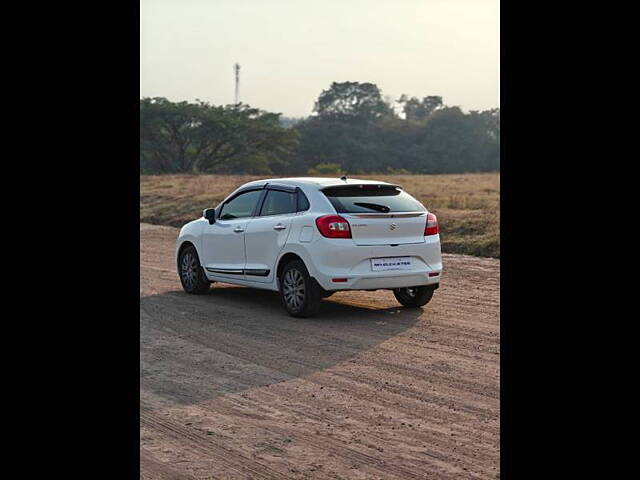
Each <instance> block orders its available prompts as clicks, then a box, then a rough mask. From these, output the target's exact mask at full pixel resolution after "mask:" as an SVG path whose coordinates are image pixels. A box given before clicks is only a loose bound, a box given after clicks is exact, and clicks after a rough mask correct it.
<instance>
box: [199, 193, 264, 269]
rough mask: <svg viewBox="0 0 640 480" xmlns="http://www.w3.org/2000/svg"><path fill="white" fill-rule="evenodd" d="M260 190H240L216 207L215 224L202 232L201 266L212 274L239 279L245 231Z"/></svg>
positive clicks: (255, 208)
mask: <svg viewBox="0 0 640 480" xmlns="http://www.w3.org/2000/svg"><path fill="white" fill-rule="evenodd" d="M262 192H263V190H262V187H260V188H257V189H253V190H247V191H243V192H241V193H239V194H237V195H235V196H234V197H232V198H231V199H229V200H227V201H226V202H225V203H224V204H223V205H222V206H221V208H220V211H219V214H218V215H217V218H216V221H215V223H213V224H212V225H209V224H207V225H205V227H204V230H203V232H202V246H203V252H202V253H203V256H204V258H203V264H204V268H205V270H206V271H207V272H208V273H210V274H213V275H216V276H221V277H227V278H229V279H243V278H244V268H245V263H246V257H245V232H246V229H247V225H248V224H249V222H250V220H251V218H252V217H253V215H255V214H256V212H257V207H258V204H259V200H260V198H261V196H262Z"/></svg>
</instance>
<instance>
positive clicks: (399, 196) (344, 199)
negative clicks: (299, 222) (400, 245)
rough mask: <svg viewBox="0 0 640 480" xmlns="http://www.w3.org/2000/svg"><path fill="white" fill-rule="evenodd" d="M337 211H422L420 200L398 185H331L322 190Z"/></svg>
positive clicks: (423, 209)
mask: <svg viewBox="0 0 640 480" xmlns="http://www.w3.org/2000/svg"><path fill="white" fill-rule="evenodd" d="M322 193H324V194H325V195H326V196H327V198H328V199H329V201H330V202H331V204H332V205H333V207H334V208H335V209H336V212H338V213H376V212H382V213H387V212H424V211H425V208H424V206H422V204H421V203H420V202H418V201H417V200H416V199H415V198H413V197H412V196H411V195H409V194H408V193H406V192H404V191H403V190H401V189H400V188H398V187H394V186H389V187H382V188H379V187H377V186H373V187H368V186H367V187H364V188H362V187H359V186H355V187H351V186H350V187H332V188H326V189H324V190H323V191H322Z"/></svg>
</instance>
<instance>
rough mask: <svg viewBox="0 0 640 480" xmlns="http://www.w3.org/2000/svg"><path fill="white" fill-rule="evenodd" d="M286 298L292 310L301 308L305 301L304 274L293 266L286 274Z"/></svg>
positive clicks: (284, 289)
mask: <svg viewBox="0 0 640 480" xmlns="http://www.w3.org/2000/svg"><path fill="white" fill-rule="evenodd" d="M283 293H284V300H285V302H287V305H288V306H289V308H291V309H292V310H299V309H300V308H301V307H302V304H303V303H304V296H305V285H304V278H303V277H302V274H301V273H300V272H299V271H298V270H296V269H295V268H292V269H290V270H288V271H287V273H286V274H285V276H284V283H283Z"/></svg>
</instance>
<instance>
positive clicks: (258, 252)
mask: <svg viewBox="0 0 640 480" xmlns="http://www.w3.org/2000/svg"><path fill="white" fill-rule="evenodd" d="M295 214H296V190H295V188H289V189H287V188H286V187H282V189H277V187H271V186H268V187H267V192H266V196H265V198H264V201H263V202H262V207H261V209H260V213H259V215H258V216H257V217H254V218H253V219H252V220H251V222H249V225H247V230H246V232H245V244H246V257H247V263H246V265H245V279H246V280H250V281H253V282H260V283H270V282H272V281H273V278H274V275H275V268H276V260H277V258H278V254H279V253H280V252H281V251H282V248H283V247H284V245H285V243H286V242H287V238H288V236H289V232H290V231H291V222H292V220H293V217H294V216H295Z"/></svg>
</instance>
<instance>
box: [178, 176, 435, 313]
mask: <svg viewBox="0 0 640 480" xmlns="http://www.w3.org/2000/svg"><path fill="white" fill-rule="evenodd" d="M438 231H439V230H438V221H437V219H436V216H435V215H434V214H433V213H430V212H428V211H427V209H426V208H425V207H424V206H423V205H422V204H421V203H420V202H419V201H418V200H416V199H415V198H413V197H412V196H411V195H409V194H408V193H407V192H405V191H404V190H403V189H402V188H401V187H400V186H399V185H394V184H391V183H386V182H377V181H372V180H356V179H347V178H346V177H342V178H340V179H337V178H336V179H330V178H281V179H273V180H257V181H253V182H249V183H247V184H245V185H243V186H241V187H240V188H238V189H236V190H235V191H234V192H233V193H231V194H230V195H229V196H228V197H227V198H225V199H224V201H222V202H221V203H220V204H219V205H218V206H217V207H215V208H207V209H205V210H204V211H203V216H202V218H199V219H197V220H194V221H192V222H189V223H187V224H186V225H185V226H183V227H182V229H181V230H180V234H179V236H178V240H177V245H176V258H177V264H178V273H179V276H180V281H181V283H182V286H183V288H184V290H185V291H186V292H187V293H193V294H202V293H205V292H206V291H207V290H208V289H209V287H210V285H211V284H212V283H213V282H226V283H232V284H236V285H244V286H247V287H254V288H262V289H267V290H274V291H277V292H279V293H280V296H281V298H282V303H283V305H284V307H285V308H286V310H287V312H289V314H290V315H293V316H295V317H308V316H311V315H313V314H315V313H316V312H317V311H318V309H319V308H320V304H321V300H322V298H325V297H328V296H329V295H331V294H333V293H334V292H337V291H340V290H379V289H386V290H392V291H393V293H394V295H395V297H396V299H397V300H398V301H399V302H400V303H401V304H402V305H404V306H406V307H421V306H423V305H425V304H426V303H427V302H429V300H431V298H432V296H433V293H434V290H435V289H437V288H438V286H439V284H440V277H441V275H442V256H441V252H440V235H439V233H438Z"/></svg>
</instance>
